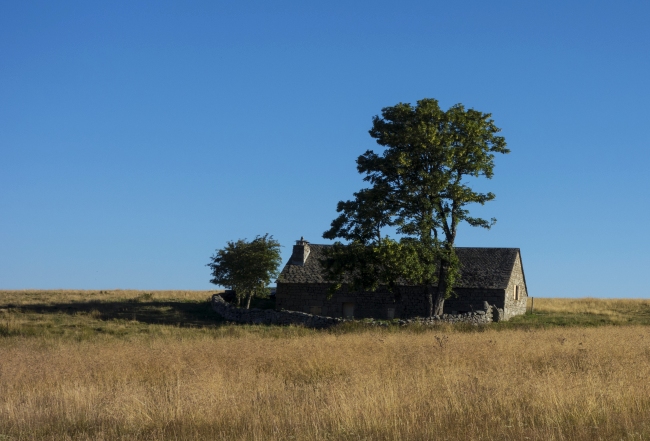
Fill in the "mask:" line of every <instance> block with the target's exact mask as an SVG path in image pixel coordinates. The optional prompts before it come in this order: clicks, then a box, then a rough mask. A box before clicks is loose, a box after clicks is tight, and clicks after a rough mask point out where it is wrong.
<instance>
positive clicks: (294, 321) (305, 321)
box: [212, 294, 344, 328]
mask: <svg viewBox="0 0 650 441" xmlns="http://www.w3.org/2000/svg"><path fill="white" fill-rule="evenodd" d="M212 309H213V310H214V312H216V313H217V314H219V315H220V316H222V317H223V318H224V319H226V320H228V321H231V322H235V323H249V324H256V325H304V326H306V327H308V328H327V327H329V326H332V325H335V324H337V323H341V322H342V321H344V320H343V319H340V318H333V317H322V316H319V315H312V314H307V313H304V312H298V311H275V310H273V309H257V308H252V309H244V308H237V307H235V306H232V305H230V304H229V303H227V302H226V301H225V300H224V299H223V297H221V296H220V295H219V294H215V295H213V296H212Z"/></svg>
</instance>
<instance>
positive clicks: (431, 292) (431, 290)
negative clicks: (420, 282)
mask: <svg viewBox="0 0 650 441" xmlns="http://www.w3.org/2000/svg"><path fill="white" fill-rule="evenodd" d="M434 298H435V299H436V300H437V298H438V295H437V290H436V287H435V286H433V285H427V302H428V304H429V308H428V310H427V314H428V317H433V316H434V315H435V314H434V309H435V302H434Z"/></svg>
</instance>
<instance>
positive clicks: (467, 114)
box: [323, 99, 509, 311]
mask: <svg viewBox="0 0 650 441" xmlns="http://www.w3.org/2000/svg"><path fill="white" fill-rule="evenodd" d="M499 131H500V129H499V128H498V127H496V126H495V124H494V121H493V120H492V119H491V115H490V114H488V113H482V112H479V111H476V110H474V109H468V110H466V109H465V107H464V106H463V105H462V104H457V105H455V106H452V107H451V108H449V110H447V111H443V110H442V109H440V106H439V105H438V101H437V100H435V99H423V100H420V101H418V103H417V105H416V106H415V107H413V106H411V105H410V104H405V103H399V104H397V105H396V106H393V107H386V108H384V109H382V114H381V117H380V116H375V117H374V118H373V126H372V129H371V130H370V132H369V133H370V136H372V137H373V138H375V139H376V140H377V143H378V144H379V145H381V146H383V147H385V149H384V150H383V152H380V153H375V152H374V151H372V150H368V151H366V152H365V153H364V154H363V155H361V156H359V157H358V159H357V170H358V171H359V173H361V174H365V177H364V180H365V181H366V182H368V183H369V184H370V188H367V189H364V190H361V191H359V192H357V193H354V199H353V200H351V201H346V202H343V201H342V202H339V204H338V207H337V211H338V212H339V213H341V214H340V215H339V217H338V218H336V219H335V220H334V221H333V222H332V225H331V228H330V230H328V231H326V232H325V233H324V234H323V237H325V238H327V239H336V238H339V239H343V240H346V241H348V242H349V245H348V246H347V247H343V246H342V245H340V244H337V245H335V246H334V247H333V249H332V251H331V253H330V254H329V256H328V258H327V259H326V260H324V262H323V264H324V267H325V270H326V272H327V273H328V275H329V276H330V277H331V279H332V280H334V281H336V282H337V283H339V284H340V283H342V282H343V278H344V274H345V273H347V274H348V276H347V277H348V281H347V282H348V283H351V285H352V286H353V287H354V288H355V289H376V287H377V286H378V285H379V284H386V285H388V286H391V287H392V286H394V285H395V284H396V283H397V282H399V281H401V282H408V283H413V284H418V285H427V286H433V285H435V284H438V282H439V284H438V286H439V289H438V292H437V295H438V296H439V297H440V296H441V299H439V300H438V301H437V303H436V310H437V311H441V310H442V301H444V299H445V298H449V297H450V296H451V295H452V293H453V292H452V288H453V286H454V283H455V282H456V280H457V278H458V276H459V263H458V258H457V256H456V253H455V251H454V243H455V239H456V233H457V227H458V225H459V224H460V223H461V222H467V223H468V224H469V225H471V226H475V227H482V228H486V229H489V228H490V227H491V226H492V225H494V223H495V222H496V219H494V218H493V219H490V220H486V219H481V218H478V217H473V216H470V212H469V210H468V208H467V206H468V205H469V204H473V203H478V204H481V205H483V204H485V203H486V202H488V201H491V200H493V199H494V197H495V195H494V194H493V193H489V192H488V193H480V192H476V191H474V190H473V189H472V187H471V186H470V185H469V183H468V182H467V179H468V178H478V177H485V178H488V179H490V178H492V176H493V175H494V157H495V153H509V150H508V149H507V148H506V142H505V139H504V138H503V137H502V136H498V135H497V133H498V132H499ZM386 227H394V228H395V229H396V231H397V233H398V234H399V235H400V240H399V241H395V240H392V239H390V238H387V237H382V234H381V231H382V229H383V228H386Z"/></svg>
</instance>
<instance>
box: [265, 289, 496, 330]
mask: <svg viewBox="0 0 650 441" xmlns="http://www.w3.org/2000/svg"><path fill="white" fill-rule="evenodd" d="M328 288H329V284H327V283H280V282H279V283H278V286H277V289H276V309H278V310H282V309H287V310H291V311H302V312H305V313H309V314H315V315H325V316H331V317H343V312H344V311H343V308H344V305H345V304H346V303H352V304H354V318H356V319H363V318H376V319H384V320H386V319H392V318H402V319H407V318H412V317H426V316H428V302H427V299H426V295H425V288H423V287H420V286H401V287H398V288H396V290H397V291H396V292H395V293H393V292H391V291H389V290H388V289H387V288H386V287H380V288H379V289H377V291H375V292H370V291H361V292H350V291H349V290H348V288H347V286H345V285H343V287H341V289H339V290H338V291H336V292H335V293H334V294H333V295H332V296H331V297H330V298H329V299H328V298H327V297H328V294H329V293H328ZM456 292H457V293H458V297H454V298H451V299H448V300H446V301H445V307H444V312H445V314H452V313H454V314H456V313H467V312H476V311H481V310H485V308H484V303H485V302H488V303H489V304H490V305H493V306H494V307H496V308H497V311H496V312H495V321H496V320H498V319H503V318H504V317H505V314H504V313H503V310H504V301H505V298H504V297H505V290H503V289H457V290H456Z"/></svg>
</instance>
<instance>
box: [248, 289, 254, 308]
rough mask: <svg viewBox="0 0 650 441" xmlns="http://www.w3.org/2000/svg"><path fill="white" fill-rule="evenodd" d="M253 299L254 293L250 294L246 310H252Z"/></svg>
mask: <svg viewBox="0 0 650 441" xmlns="http://www.w3.org/2000/svg"><path fill="white" fill-rule="evenodd" d="M252 298H253V293H252V292H251V293H249V294H248V301H247V302H246V309H251V299H252Z"/></svg>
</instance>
